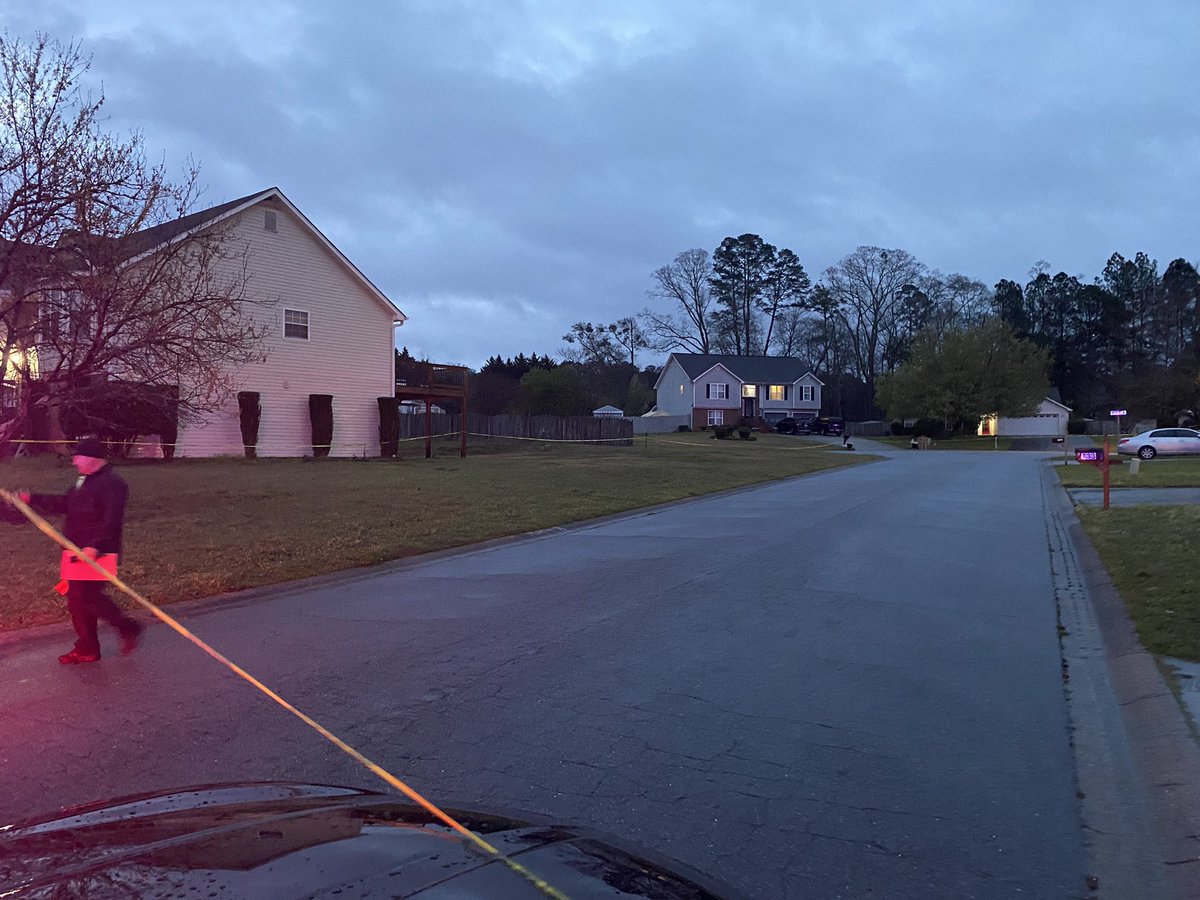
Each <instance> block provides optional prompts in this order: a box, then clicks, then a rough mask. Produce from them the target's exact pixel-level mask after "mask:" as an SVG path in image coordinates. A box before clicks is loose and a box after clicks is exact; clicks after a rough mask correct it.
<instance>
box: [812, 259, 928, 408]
mask: <svg viewBox="0 0 1200 900" xmlns="http://www.w3.org/2000/svg"><path fill="white" fill-rule="evenodd" d="M923 271H924V267H923V266H922V265H921V263H920V262H918V261H917V259H916V258H915V257H913V256H912V255H911V254H910V253H908V252H907V251H904V250H884V249H882V248H880V247H859V248H858V249H857V250H855V251H854V252H853V253H851V254H850V255H849V256H846V257H845V258H844V259H842V260H841V262H839V263H838V264H837V265H836V266H830V267H829V268H828V269H826V270H825V288H826V290H827V291H828V292H829V295H830V296H831V297H832V298H833V300H834V301H835V302H836V304H837V309H838V315H839V316H840V317H841V319H842V321H843V323H844V324H845V327H846V330H847V331H848V332H849V335H850V346H851V349H852V351H853V357H854V364H855V370H856V374H857V375H858V377H859V378H861V379H862V380H863V382H864V383H865V385H866V389H867V396H868V397H873V396H874V395H875V378H876V375H877V373H878V371H879V368H880V366H881V365H882V363H883V351H884V349H885V347H886V345H887V338H888V337H889V336H890V335H891V334H892V333H893V331H894V329H895V327H896V323H897V318H898V315H899V312H900V303H901V300H902V299H903V298H904V296H905V294H906V291H908V290H911V288H912V287H913V286H914V285H916V284H917V283H918V279H919V278H920V277H921V275H922V273H923Z"/></svg>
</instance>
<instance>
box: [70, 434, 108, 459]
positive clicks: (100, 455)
mask: <svg viewBox="0 0 1200 900" xmlns="http://www.w3.org/2000/svg"><path fill="white" fill-rule="evenodd" d="M71 455H72V456H90V457H91V458H92V459H108V450H107V449H106V448H105V446H104V441H102V440H100V438H94V437H86V438H81V439H80V440H79V441H78V442H76V444H75V452H74V453H73V454H71Z"/></svg>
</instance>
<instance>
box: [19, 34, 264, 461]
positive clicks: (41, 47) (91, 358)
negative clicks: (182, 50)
mask: <svg viewBox="0 0 1200 900" xmlns="http://www.w3.org/2000/svg"><path fill="white" fill-rule="evenodd" d="M88 65H89V61H88V60H87V59H86V58H85V57H83V55H82V54H81V52H80V49H79V47H78V46H77V45H74V44H71V45H63V44H60V43H58V42H54V41H51V40H50V39H49V38H47V37H45V36H39V37H38V38H37V39H36V40H35V41H34V42H33V43H30V44H27V43H22V42H21V41H18V40H14V39H11V38H9V37H8V36H7V35H4V36H3V37H0V77H2V79H3V81H2V83H0V348H2V352H3V357H2V359H0V374H4V375H5V377H8V376H9V374H11V375H12V378H13V384H11V385H10V388H12V389H13V390H12V391H11V392H12V393H14V394H16V396H17V397H18V402H17V405H16V408H15V409H14V410H12V411H10V412H11V414H10V416H9V418H8V420H7V421H5V422H3V423H2V424H0V440H6V439H8V438H11V437H12V436H14V435H16V434H18V433H20V431H21V430H22V429H23V428H24V425H25V421H26V419H27V417H28V415H29V413H30V404H31V403H32V402H34V401H33V392H32V391H31V390H29V389H28V387H29V386H30V385H31V384H33V383H36V384H37V385H38V386H39V388H40V390H39V393H38V396H39V398H41V399H40V400H38V401H37V402H39V403H46V404H53V403H56V402H59V401H60V400H62V399H65V398H66V397H67V396H68V395H69V394H70V393H71V392H72V391H73V390H76V389H77V388H78V386H80V385H82V384H86V383H92V382H95V381H96V380H97V379H101V380H102V379H119V380H122V381H127V382H136V383H141V384H149V385H160V386H171V387H172V388H173V390H172V391H171V392H170V393H169V394H168V393H164V394H163V395H162V396H168V395H169V396H171V397H172V398H174V397H175V396H177V397H178V413H179V415H180V417H181V418H183V419H184V420H185V421H186V420H187V419H188V418H190V417H193V416H196V415H198V414H200V413H202V412H204V411H207V410H211V409H215V408H217V407H219V406H220V405H222V404H224V403H225V402H226V401H227V400H228V398H229V395H230V393H231V391H232V390H233V387H234V385H233V380H232V379H233V377H234V373H235V370H236V369H237V367H238V366H239V365H242V364H244V363H247V362H251V361H253V360H257V359H261V358H262V356H263V350H262V339H263V337H264V334H265V327H263V326H259V325H257V324H256V323H255V320H254V317H253V314H252V311H251V310H250V309H248V308H247V305H246V301H247V300H248V298H247V296H246V273H245V260H244V253H245V250H244V248H240V247H239V246H238V245H237V244H236V243H235V242H232V241H231V240H230V237H231V230H230V226H229V225H223V226H222V225H217V226H209V227H204V225H205V222H204V221H198V222H195V223H192V224H194V225H195V226H197V228H196V229H191V228H188V227H187V225H188V222H187V221H180V220H182V219H183V218H184V217H185V216H187V215H188V213H189V212H190V211H191V210H192V208H193V207H194V205H195V202H196V200H197V196H198V181H197V179H198V172H197V170H196V168H195V167H194V166H191V167H189V169H188V170H187V171H185V172H184V173H183V177H182V179H181V180H180V181H178V182H175V181H172V180H171V179H170V178H169V177H168V176H167V173H166V170H165V167H164V166H163V165H162V164H157V165H152V164H150V163H148V161H147V159H146V154H145V150H144V147H143V144H142V139H141V136H140V135H138V134H136V133H135V134H132V135H130V136H129V137H126V138H118V137H115V136H113V135H110V134H107V133H105V132H103V131H102V130H101V128H100V125H99V122H98V112H99V110H100V108H101V105H102V104H103V98H102V97H101V98H100V99H92V98H91V97H90V96H86V95H84V94H83V93H82V92H81V90H80V88H79V83H80V80H81V79H82V76H83V74H84V73H85V72H86V71H87V68H88ZM201 218H203V217H201ZM18 361H19V364H18V365H14V364H13V363H14V362H18ZM17 388H21V389H20V390H17ZM174 402H175V400H174V399H172V403H174Z"/></svg>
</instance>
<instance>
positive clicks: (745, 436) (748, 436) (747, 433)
mask: <svg viewBox="0 0 1200 900" xmlns="http://www.w3.org/2000/svg"><path fill="white" fill-rule="evenodd" d="M738 437H740V438H741V439H742V440H743V441H753V440H756V438H755V437H754V432H753V431H751V430H750V429H749V428H747V427H746V426H745V425H743V426H741V427H740V428H739V429H738Z"/></svg>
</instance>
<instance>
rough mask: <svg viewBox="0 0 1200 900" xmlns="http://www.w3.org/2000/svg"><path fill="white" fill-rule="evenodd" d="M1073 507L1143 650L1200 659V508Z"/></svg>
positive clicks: (1193, 659) (1195, 659)
mask: <svg viewBox="0 0 1200 900" xmlns="http://www.w3.org/2000/svg"><path fill="white" fill-rule="evenodd" d="M1077 511H1078V513H1079V518H1080V520H1081V521H1082V523H1083V527H1084V529H1085V530H1086V531H1087V533H1088V537H1089V538H1091V541H1092V544H1093V545H1094V546H1095V547H1096V550H1097V552H1098V553H1099V554H1100V558H1101V560H1102V561H1103V562H1104V566H1105V568H1106V569H1107V570H1108V572H1109V574H1110V575H1111V576H1112V580H1113V583H1114V584H1115V585H1116V587H1117V590H1118V591H1119V592H1120V594H1121V597H1122V598H1123V599H1124V601H1125V605H1126V607H1127V608H1128V609H1129V613H1130V616H1131V617H1132V619H1133V621H1134V623H1135V624H1136V625H1137V629H1138V635H1139V636H1140V638H1141V641H1142V644H1143V645H1144V646H1145V647H1146V649H1147V650H1149V651H1150V652H1152V653H1158V654H1162V655H1166V656H1174V657H1178V658H1180V659H1188V660H1192V661H1195V662H1200V581H1198V580H1197V579H1196V577H1195V548H1196V546H1197V544H1198V542H1200V507H1196V506H1134V507H1125V508H1114V509H1108V510H1104V509H1099V508H1095V507H1078V508H1077Z"/></svg>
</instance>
